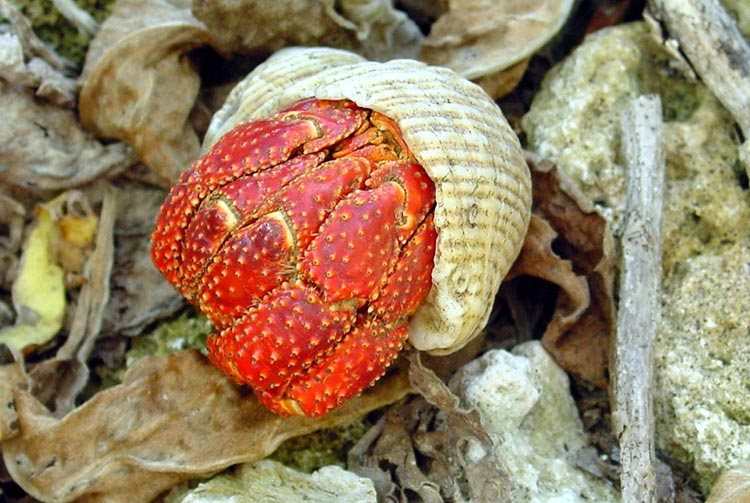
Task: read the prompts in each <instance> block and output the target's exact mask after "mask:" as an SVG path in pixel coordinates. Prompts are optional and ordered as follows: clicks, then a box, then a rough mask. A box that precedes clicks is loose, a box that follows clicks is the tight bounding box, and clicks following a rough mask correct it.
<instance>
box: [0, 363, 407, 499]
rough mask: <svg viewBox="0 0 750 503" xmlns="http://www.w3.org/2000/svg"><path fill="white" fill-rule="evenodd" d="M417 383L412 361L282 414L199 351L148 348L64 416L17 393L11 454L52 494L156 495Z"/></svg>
mask: <svg viewBox="0 0 750 503" xmlns="http://www.w3.org/2000/svg"><path fill="white" fill-rule="evenodd" d="M408 390H409V383H408V380H407V377H406V372H405V369H404V368H403V366H396V367H394V369H393V371H391V372H389V373H388V374H387V375H386V376H385V377H384V378H383V379H382V380H381V381H379V382H378V384H377V385H376V386H375V387H373V388H370V389H368V390H367V391H365V392H364V393H363V394H362V395H360V396H359V397H357V398H355V399H353V400H350V401H349V402H347V403H346V404H345V405H344V406H343V407H341V408H340V409H338V410H336V411H334V412H333V413H332V414H330V415H328V416H325V417H324V418H321V419H309V418H304V417H290V418H281V417H279V416H276V415H274V414H272V413H271V412H269V411H268V410H267V409H266V408H265V407H263V406H262V405H260V403H258V401H257V400H256V399H255V398H254V396H252V395H250V394H248V392H247V390H246V389H244V388H239V387H237V386H235V385H234V384H232V383H231V382H230V381H229V380H228V379H227V378H226V377H225V376H224V375H223V374H222V373H221V372H219V371H218V370H217V369H216V368H215V367H213V366H212V365H211V364H210V363H209V362H208V360H207V359H206V358H205V357H203V356H202V355H201V354H200V353H198V352H197V351H193V350H190V351H183V352H179V353H175V354H172V355H169V356H166V357H157V356H152V357H146V358H143V359H141V360H139V361H138V362H136V363H135V364H134V366H133V367H132V368H131V369H130V370H129V371H128V373H127V374H126V375H125V378H124V380H123V383H122V384H120V385H118V386H114V387H112V388H109V389H107V390H105V391H102V392H100V393H98V394H96V395H95V396H94V397H93V398H92V399H91V400H89V401H88V402H86V403H85V404H84V405H82V406H80V407H79V408H77V409H75V410H74V411H73V412H71V413H70V414H68V415H67V416H65V417H64V418H63V419H61V420H59V421H58V420H55V419H54V418H52V417H51V416H50V414H49V412H48V411H46V410H45V409H44V407H42V405H41V404H40V403H39V402H38V401H37V400H36V399H35V398H34V397H33V396H32V395H31V394H29V393H28V392H26V391H22V390H17V391H16V392H15V393H14V400H15V407H16V410H17V411H18V422H19V425H20V434H19V435H17V436H15V437H14V438H11V439H8V440H5V441H4V442H3V443H2V444H1V447H2V453H3V458H4V460H5V463H6V465H7V468H8V471H9V472H10V474H11V476H12V477H13V479H14V480H15V481H16V483H18V484H19V485H21V487H23V489H24V490H26V491H27V492H28V493H29V494H31V495H32V496H34V497H35V498H37V499H40V500H42V501H55V502H59V503H65V502H70V501H79V502H82V501H94V500H96V501H108V502H110V503H117V502H129V503H138V502H147V501H150V500H152V499H153V498H155V497H156V496H157V495H158V494H160V493H162V492H163V491H165V490H167V489H169V488H170V487H172V486H174V485H175V484H177V483H179V482H180V481H183V480H187V479H190V478H196V477H200V476H206V475H208V474H210V473H212V472H216V471H217V470H221V469H222V468H225V467H227V466H230V465H233V464H236V463H242V462H247V461H254V460H257V459H261V458H263V457H265V456H266V455H268V454H269V453H270V452H272V451H273V450H274V449H275V448H276V447H277V446H278V445H279V444H280V443H281V442H282V441H283V440H285V439H287V438H290V437H292V436H296V435H301V434H304V433H309V432H311V431H314V430H317V429H320V428H325V427H330V426H333V425H336V424H342V423H345V422H347V421H350V420H352V419H353V418H354V417H357V416H359V415H361V414H364V413H366V412H368V411H370V410H372V409H375V408H378V407H381V406H383V405H385V404H387V403H391V402H393V401H395V400H397V399H399V398H400V397H402V396H403V395H404V394H405V393H407V392H408Z"/></svg>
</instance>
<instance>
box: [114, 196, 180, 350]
mask: <svg viewBox="0 0 750 503" xmlns="http://www.w3.org/2000/svg"><path fill="white" fill-rule="evenodd" d="M123 191H124V192H125V193H126V195H125V194H123V195H122V196H121V197H120V198H119V203H118V208H117V221H116V224H115V242H116V245H117V246H116V248H115V263H114V268H113V270H112V276H111V278H110V290H111V292H110V301H109V303H107V305H106V306H105V311H104V331H105V332H107V333H110V334H112V333H119V334H125V335H134V334H139V333H141V331H142V330H143V328H144V327H145V326H146V325H148V324H150V323H153V322H154V321H156V320H158V319H160V318H162V317H164V316H166V315H170V314H173V313H174V312H175V311H176V310H177V309H178V308H179V307H181V306H183V305H184V299H183V297H182V296H181V295H180V294H179V293H177V291H176V290H175V289H174V288H172V286H171V285H170V284H169V283H168V282H167V281H166V280H165V279H164V276H162V274H161V273H160V272H159V271H158V270H157V269H156V267H154V264H153V262H152V261H151V254H150V251H151V240H150V235H151V231H152V230H153V228H154V220H155V219H156V214H157V213H158V211H159V208H160V206H161V203H162V202H163V201H164V197H165V196H166V193H165V192H164V191H163V190H158V189H155V188H152V187H144V186H140V185H132V184H130V185H125V186H123Z"/></svg>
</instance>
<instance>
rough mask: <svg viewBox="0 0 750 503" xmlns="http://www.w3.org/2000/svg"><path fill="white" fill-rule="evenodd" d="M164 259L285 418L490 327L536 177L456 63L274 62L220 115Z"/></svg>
mask: <svg viewBox="0 0 750 503" xmlns="http://www.w3.org/2000/svg"><path fill="white" fill-rule="evenodd" d="M204 150H205V153H204V155H203V156H202V157H201V158H200V159H198V160H197V161H196V162H195V164H194V165H193V166H192V167H191V168H190V169H189V170H187V171H185V172H184V173H183V175H182V177H181V179H180V181H179V183H178V184H177V185H176V186H175V187H174V188H173V189H172V190H171V192H170V194H169V196H168V197H167V199H166V201H165V202H164V204H163V206H162V210H161V213H160V214H159V216H158V217H157V225H156V229H155V230H154V233H153V236H152V239H153V245H152V258H153V260H154V263H155V264H156V266H157V267H158V268H159V269H160V270H161V271H162V273H163V274H164V275H165V276H166V277H167V279H168V280H169V281H170V282H171V283H172V285H173V286H175V288H176V289H177V290H178V291H179V292H180V293H182V294H183V295H184V296H185V297H186V298H187V299H188V300H189V301H190V302H192V303H193V304H194V305H196V306H197V307H198V308H199V309H200V310H201V311H203V312H204V313H205V314H206V315H207V316H208V317H209V319H210V320H211V321H212V322H213V324H214V325H215V327H216V329H217V332H216V333H215V334H214V335H212V336H211V337H210V338H209V340H208V342H207V346H208V349H209V358H210V359H211V361H212V362H213V363H214V364H216V365H217V366H218V367H219V368H220V369H221V370H222V371H224V372H225V373H226V374H227V375H229V376H230V377H232V378H233V379H234V380H235V381H237V382H238V383H240V384H248V385H250V386H251V387H252V388H253V390H254V391H255V393H256V395H257V396H258V398H259V399H260V401H261V402H262V403H264V404H265V405H266V406H267V407H268V408H269V409H271V410H272V411H274V412H276V413H278V414H281V415H289V414H300V415H307V416H311V417H317V416H321V415H324V414H326V413H328V412H330V411H331V410H333V409H334V408H336V407H338V406H340V405H341V404H342V403H343V402H344V401H346V400H347V399H348V398H350V397H352V396H355V395H357V394H358V393H360V392H361V391H362V390H363V389H365V388H366V387H368V386H369V385H370V384H372V383H373V382H374V381H376V380H377V379H378V378H379V377H380V376H382V374H383V373H384V372H385V370H386V368H387V367H388V366H389V365H390V363H391V362H392V361H393V360H394V359H395V357H396V356H397V354H398V352H399V350H400V349H401V347H402V346H403V344H404V343H405V342H406V340H407V338H408V340H409V342H410V343H411V344H412V345H413V346H414V347H416V348H417V349H420V350H425V351H431V352H434V353H449V352H452V351H455V350H457V349H459V348H460V347H462V346H463V345H464V344H466V342H468V341H469V340H470V339H471V338H473V337H475V336H476V335H477V334H478V333H479V331H480V330H481V328H482V326H483V325H484V323H486V321H487V318H488V316H489V313H490V309H491V307H492V300H493V297H494V294H495V292H496V290H497V288H498V286H499V284H500V281H501V280H502V278H503V276H504V275H505V274H506V273H507V271H508V269H509V268H510V266H511V264H512V262H513V260H514V259H515V257H516V255H517V254H518V252H519V251H520V247H521V244H522V242H523V238H524V235H525V232H526V228H527V225H528V220H529V212H530V204H531V188H530V179H529V174H528V170H527V167H526V165H525V163H524V160H523V156H522V152H521V148H520V146H519V144H518V140H517V139H516V137H515V135H514V134H513V132H512V131H511V129H510V127H509V126H508V124H507V122H506V120H505V119H504V117H503V115H502V113H501V112H500V110H499V109H498V108H497V106H496V105H495V103H494V102H493V101H492V100H491V99H490V98H489V97H488V96H487V95H486V94H485V93H484V92H483V91H482V90H481V89H480V88H479V87H478V86H475V85H474V84H472V83H470V82H468V81H466V80H463V79H462V78H460V77H458V76H457V75H455V74H454V73H453V72H452V71H450V70H447V69H443V68H436V67H430V66H427V65H424V64H422V63H419V62H417V61H412V60H396V61H390V62H387V63H376V62H368V61H365V60H363V59H362V58H360V57H359V56H357V55H354V54H351V53H348V52H345V51H340V50H335V49H323V48H290V49H284V50H282V51H280V52H278V53H276V54H274V55H273V56H271V57H270V58H269V59H268V60H267V61H266V62H265V63H263V64H261V65H260V66H258V67H257V68H256V69H255V70H254V71H253V72H252V73H250V74H249V75H248V76H247V77H246V78H245V79H244V80H243V81H242V82H241V83H240V84H238V85H237V87H235V89H234V90H233V91H232V92H231V93H230V95H229V97H228V98H227V100H226V102H225V104H224V106H223V107H222V108H221V109H220V110H219V111H218V112H217V113H216V114H215V115H214V118H213V121H212V122H211V125H210V127H209V130H208V132H207V134H206V138H205V141H204Z"/></svg>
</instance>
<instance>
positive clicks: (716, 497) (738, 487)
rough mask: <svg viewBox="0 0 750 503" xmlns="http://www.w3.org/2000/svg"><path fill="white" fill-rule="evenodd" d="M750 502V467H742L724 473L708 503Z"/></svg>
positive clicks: (715, 485)
mask: <svg viewBox="0 0 750 503" xmlns="http://www.w3.org/2000/svg"><path fill="white" fill-rule="evenodd" d="M747 501H750V465H740V466H738V467H736V468H733V469H731V470H727V471H726V472H724V473H722V474H721V476H720V477H719V479H718V480H717V481H716V483H715V484H714V487H713V489H711V494H709V495H708V499H707V500H706V503H746V502H747Z"/></svg>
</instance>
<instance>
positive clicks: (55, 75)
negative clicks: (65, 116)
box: [0, 33, 75, 106]
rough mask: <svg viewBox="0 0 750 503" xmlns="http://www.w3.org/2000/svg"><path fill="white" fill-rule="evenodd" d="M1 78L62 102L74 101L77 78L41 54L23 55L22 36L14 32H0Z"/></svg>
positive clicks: (71, 103)
mask: <svg viewBox="0 0 750 503" xmlns="http://www.w3.org/2000/svg"><path fill="white" fill-rule="evenodd" d="M0 55H2V57H0V78H2V79H3V80H4V81H5V82H7V83H9V84H12V85H17V86H22V87H28V88H32V89H35V90H36V93H37V96H41V97H46V98H48V99H49V100H50V101H51V102H52V103H54V104H56V105H60V106H72V105H73V104H74V103H75V80H73V79H71V78H69V77H66V76H65V75H63V74H62V73H60V72H58V71H57V70H55V69H54V68H53V67H52V66H50V64H49V63H47V62H46V61H44V60H43V59H41V58H33V59H31V60H29V61H28V62H27V61H26V60H25V59H24V51H23V46H22V44H21V40H20V39H19V38H18V37H16V36H15V35H11V34H7V33H4V34H0Z"/></svg>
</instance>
